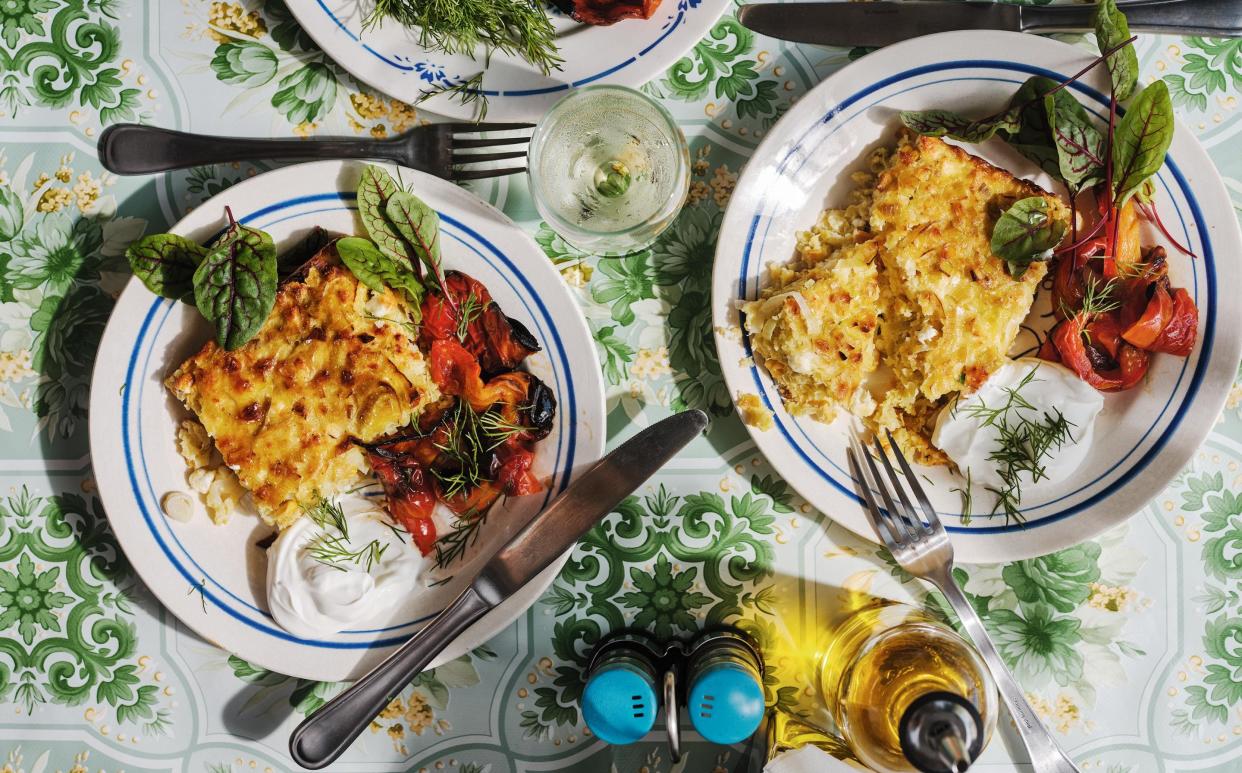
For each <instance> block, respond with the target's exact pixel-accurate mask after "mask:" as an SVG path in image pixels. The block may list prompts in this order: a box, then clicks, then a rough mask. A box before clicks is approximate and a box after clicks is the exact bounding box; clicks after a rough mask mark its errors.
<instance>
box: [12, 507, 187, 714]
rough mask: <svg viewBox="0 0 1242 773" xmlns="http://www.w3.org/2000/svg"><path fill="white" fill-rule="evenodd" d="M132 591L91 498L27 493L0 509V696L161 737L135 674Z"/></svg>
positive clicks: (144, 686) (156, 707) (153, 704)
mask: <svg viewBox="0 0 1242 773" xmlns="http://www.w3.org/2000/svg"><path fill="white" fill-rule="evenodd" d="M132 586H133V578H132V576H131V573H130V568H129V564H128V562H127V561H126V560H125V556H124V555H123V554H122V553H121V552H120V549H119V548H118V547H117V544H116V541H115V540H114V538H113V537H112V533H111V531H110V530H109V528H108V525H107V522H106V520H105V518H104V514H103V510H102V509H101V507H100V504H99V500H97V499H94V498H92V499H90V500H89V501H88V500H87V499H86V498H84V497H82V496H79V495H77V494H70V493H65V494H59V495H56V496H51V497H39V496H33V495H31V494H30V493H29V492H28V491H27V490H26V489H22V490H21V491H20V492H18V493H16V494H14V495H12V496H9V497H7V498H5V499H4V500H3V501H2V502H0V697H2V698H4V699H5V700H9V701H12V702H13V703H16V704H17V705H18V706H20V707H21V708H22V709H23V710H24V711H25V712H26V713H27V714H29V713H31V712H32V711H33V710H34V708H35V706H37V705H40V704H44V703H49V702H50V703H56V704H63V705H67V706H76V705H79V704H82V703H86V702H93V703H95V704H97V705H100V706H107V707H110V708H111V709H112V710H113V711H114V714H115V718H116V722H117V723H118V724H120V725H132V726H135V727H140V728H141V729H142V730H143V731H144V732H147V733H158V734H162V733H164V732H166V730H167V716H168V715H167V712H166V711H165V710H164V709H163V708H161V707H160V700H159V696H158V693H157V691H158V689H159V688H158V687H157V686H156V685H155V684H152V683H150V682H148V681H147V680H148V677H146V676H144V675H141V674H140V673H139V666H138V664H137V662H136V659H135V657H134V652H135V648H136V645H137V641H136V638H135V630H134V626H133V623H132V622H131V621H130V618H131V617H132V615H133V610H132V608H131V606H130V601H129V596H128V593H129V590H130V589H131V588H132Z"/></svg>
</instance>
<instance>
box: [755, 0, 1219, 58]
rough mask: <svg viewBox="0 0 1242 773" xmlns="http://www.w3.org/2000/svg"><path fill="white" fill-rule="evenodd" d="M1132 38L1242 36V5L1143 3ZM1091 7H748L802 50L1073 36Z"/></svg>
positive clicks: (1181, 0) (762, 26) (1130, 13)
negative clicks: (962, 35)
mask: <svg viewBox="0 0 1242 773" xmlns="http://www.w3.org/2000/svg"><path fill="white" fill-rule="evenodd" d="M1121 8H1122V10H1123V11H1125V14H1126V18H1127V20H1128V21H1129V25H1130V31H1131V32H1167V33H1173V34H1177V35H1209V36H1216V37H1239V36H1242V0H1196V2H1193V3H1191V2H1186V1H1185V0H1138V1H1137V2H1130V3H1122V4H1121ZM1094 14H1095V7H1094V6H1091V5H1086V6H1082V5H1047V6H1033V5H1014V4H1009V3H992V2H964V3H963V2H935V1H931V2H920V1H919V0H913V1H912V2H824V3H821V2H812V3H764V4H761V5H748V6H745V7H743V8H742V9H741V11H739V12H738V15H737V18H738V21H740V22H741V23H742V24H743V25H744V26H745V27H746V28H748V29H751V30H753V31H755V32H758V33H759V34H761V35H767V36H769V37H773V38H779V39H781V40H788V41H791V42H794V43H814V44H819V45H830V46H868V47H878V46H887V45H889V44H891V43H897V42H899V41H902V40H908V39H910V38H915V37H919V36H921V35H930V34H933V33H936V32H950V31H954V30H1007V31H1010V32H1072V31H1081V30H1089V29H1092V28H1093V23H1094V22H1093V17H1094Z"/></svg>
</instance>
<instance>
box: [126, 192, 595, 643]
mask: <svg viewBox="0 0 1242 773" xmlns="http://www.w3.org/2000/svg"><path fill="white" fill-rule="evenodd" d="M356 198H357V196H356V194H353V193H348V192H339V191H334V192H331V193H321V194H311V195H307V196H299V197H296V198H292V199H286V200H285V201H282V202H279V203H276V204H272V205H269V206H266V207H263V208H262V209H259V210H256V211H254V212H251V213H249V214H247V215H246V216H244V217H241V218H238V220H239V221H240V222H242V223H250V222H253V221H255V220H256V219H258V218H261V217H263V216H264V215H268V214H271V213H274V212H278V211H280V210H283V209H288V208H290V207H294V206H297V205H299V204H306V203H312V202H317V201H340V202H342V204H344V205H345V206H344V207H343V208H344V209H351V210H352V209H354V208H355V207H352V206H349V205H348V203H347V202H349V201H353V200H355V199H356ZM341 208H342V207H336V208H328V209H317V210H311V211H304V212H298V213H295V214H293V215H290V216H289V217H286V218H281V219H279V220H275V221H272V222H269V223H265V224H264V226H265V227H270V226H272V225H274V224H275V223H278V222H282V221H283V220H287V219H289V218H291V217H306V216H307V215H311V214H314V213H316V212H324V211H329V210H333V211H335V210H339V209H341ZM440 218H441V220H442V221H443V222H444V223H446V224H447V225H449V226H450V227H451V228H454V229H457V230H459V231H461V232H462V233H463V234H465V235H467V236H469V237H471V238H472V239H474V240H475V241H477V242H478V243H479V244H480V245H482V246H483V247H484V249H486V250H487V251H488V252H490V253H491V254H492V255H494V256H495V257H496V258H497V259H498V262H499V265H498V263H497V262H494V261H493V260H491V259H489V258H488V257H487V256H486V255H484V254H483V253H482V252H480V251H479V249H478V248H477V247H475V246H474V245H473V244H470V243H469V242H467V241H466V240H464V239H462V238H461V236H459V235H457V234H453V233H448V234H446V235H448V236H450V238H454V239H456V240H457V241H459V242H461V243H462V244H463V245H464V246H466V247H467V248H469V249H470V250H471V251H472V252H474V253H475V254H476V255H478V256H479V257H480V258H482V259H483V260H484V261H485V262H487V263H488V264H489V265H490V266H491V267H492V268H493V270H497V271H498V273H500V274H501V276H502V277H504V279H505V281H506V282H507V283H508V284H509V286H510V288H511V289H513V290H514V291H515V292H517V293H518V296H519V297H520V298H521V299H522V303H523V305H525V306H526V310H527V312H528V313H530V314H531V317H532V319H534V322H535V327H536V329H537V330H539V332H540V333H542V334H543V340H544V341H545V342H546V341H551V342H553V344H554V348H555V354H556V357H557V359H559V366H560V369H557V368H556V367H554V368H553V374H554V377H555V381H556V391H557V393H558V398H559V399H558V406H557V408H558V410H557V415H558V421H560V422H561V432H560V433H558V445H557V451H556V454H555V456H554V458H555V459H557V460H559V459H560V456H561V450H562V443H564V446H565V447H564V451H565V461H564V463H563V465H562V464H559V463H558V464H557V465H556V469H555V471H554V473H553V474H554V478H553V484H552V485H551V486H549V487H548V490H547V493H546V494H545V495H544V505H546V504H547V501H548V500H549V499H550V498H551V497H552V496H553V495H554V494H556V493H559V492H560V491H563V490H564V489H565V487H566V486H567V485H568V484H569V471H571V470H572V469H573V460H574V456H575V453H576V450H577V414H578V407H577V399H576V396H575V389H574V384H573V373H572V371H571V370H570V367H569V361H568V355H567V354H566V352H565V347H564V345H563V343H562V341H561V338H560V334H559V333H558V332H557V330H556V327H555V325H554V323H553V320H552V318H551V315H550V314H549V312H548V309H547V306H546V305H545V304H544V302H543V299H542V298H541V297H540V295H539V294H538V293H537V292H536V291H535V288H534V287H532V286H531V284H530V281H529V280H528V279H527V278H526V277H525V276H524V275H522V274H521V273H520V272H518V271H517V269H516V267H515V266H514V265H513V264H512V262H511V261H510V260H509V258H508V257H507V256H505V254H504V253H503V252H501V251H500V250H499V249H497V248H496V247H495V245H493V244H492V243H491V242H490V241H488V240H487V239H486V238H484V237H483V236H482V235H481V234H479V233H477V232H476V231H474V230H473V229H472V228H470V227H469V226H467V225H465V224H464V223H461V222H460V221H458V220H456V219H455V218H452V217H449V216H447V215H445V214H443V213H441V214H440ZM501 266H503V268H504V269H506V270H505V271H500V267H501ZM514 279H516V280H517V281H518V282H520V283H521V285H522V286H523V288H524V290H525V292H519V288H518V287H517V286H516V285H515V284H514ZM528 299H531V300H533V301H534V304H535V305H536V306H537V307H538V311H539V314H540V315H542V317H540V316H538V315H536V314H534V313H533V310H532V309H531V306H530V302H529V301H528ZM161 308H162V309H164V310H165V314H164V316H163V317H162V318H161V319H160V321H159V323H158V325H157V327H156V329H155V331H153V332H151V334H150V339H151V342H153V341H154V339H155V338H156V337H157V336H158V334H159V330H160V328H162V326H163V324H164V322H165V321H166V320H167V319H168V317H169V315H170V314H171V312H172V310H173V309H174V308H176V302H175V301H168V300H166V299H162V298H157V299H156V300H155V301H154V302H153V303H152V304H151V307H150V309H149V310H148V311H147V314H146V317H145V318H144V319H143V322H142V326H141V327H140V328H139V331H138V335H137V337H136V339H135V342H134V348H133V349H132V350H131V353H130V358H129V363H128V365H127V367H126V380H125V383H126V384H134V383H138V384H140V386H139V388H138V395H137V399H136V400H135V401H133V402H132V403H131V399H130V397H131V394H130V393H131V391H132V390H130V389H128V388H126V389H125V390H124V395H123V397H122V401H121V438H122V447H123V451H124V454H125V464H126V469H127V472H128V475H129V483H130V490H131V493H132V494H133V496H134V499H135V501H136V502H137V504H138V509H139V511H140V512H141V514H142V517H143V520H144V522H145V523H146V525H147V528H148V530H149V531H150V533H151V536H152V537H154V538H155V541H156V543H157V544H158V545H159V547H160V549H161V550H162V551H163V552H164V555H165V556H166V557H167V558H168V560H169V561H170V562H171V563H172V565H173V566H174V567H175V568H176V569H177V571H178V572H179V573H180V574H181V576H182V577H184V578H185V579H186V581H187V582H189V583H190V585H191V592H193V591H194V590H198V591H199V592H200V593H201V594H202V596H203V598H204V600H207V601H210V602H212V604H214V605H215V606H216V607H218V608H219V609H221V610H222V611H224V612H225V613H226V614H228V615H229V616H230V617H233V618H234V619H237V620H239V621H241V622H243V623H245V624H246V625H247V626H249V627H251V628H253V629H255V630H258V631H261V632H263V633H266V634H268V635H271V636H274V637H276V638H279V639H284V640H286V641H290V642H293V643H296V644H305V645H310V646H315V647H322V648H325V649H371V648H376V647H387V646H392V645H395V644H400V643H402V642H404V641H405V640H406V639H408V635H405V636H398V637H389V638H385V639H373V640H368V641H363V642H340V641H328V640H323V639H306V638H302V637H299V636H295V635H293V634H290V633H289V632H287V631H285V630H283V629H281V628H279V627H277V626H275V625H274V624H268V623H266V622H261V621H256V620H254V619H252V618H251V617H250V616H249V615H247V614H245V613H244V612H242V611H239V610H237V609H235V608H234V607H233V606H232V605H230V604H228V603H226V601H225V600H224V599H222V598H220V597H218V596H217V595H216V593H214V592H213V591H212V590H210V589H209V588H208V587H207V583H208V582H210V583H211V584H212V585H213V586H214V587H216V588H218V589H219V590H220V591H222V592H223V593H224V594H225V595H227V596H228V597H230V598H232V599H233V600H235V601H236V602H238V603H239V604H241V605H242V606H244V607H246V608H248V609H249V610H252V611H253V612H255V613H258V614H260V615H261V616H263V617H264V618H266V619H267V620H271V615H270V613H267V612H264V611H263V610H261V609H259V608H257V607H255V606H254V605H252V604H250V603H248V602H246V601H245V600H243V599H241V598H239V597H238V596H237V595H236V594H234V593H233V592H232V591H230V590H228V588H226V587H224V586H223V585H222V584H220V583H219V582H218V581H216V580H214V579H213V578H212V577H211V576H210V575H209V574H208V573H207V572H205V571H204V570H203V569H202V567H201V566H199V564H198V562H197V561H195V560H194V558H193V556H192V555H191V554H190V552H189V551H188V550H186V549H185V547H184V545H182V544H181V541H180V539H179V538H178V537H177V535H176V533H175V532H174V531H173V530H172V529H171V528H170V527H168V525H167V523H166V522H165V521H166V519H163V518H160V519H156V518H154V517H153V516H152V512H153V511H158V510H159V504H158V497H157V496H156V495H155V492H154V489H153V484H152V483H151V481H150V477H149V474H145V475H144V477H146V488H147V493H148V495H149V496H150V500H149V501H148V500H147V499H145V498H144V495H143V492H142V491H141V488H140V485H139V481H138V474H137V471H136V470H135V460H134V457H135V454H134V452H133V448H134V444H133V442H132V439H131V436H130V432H131V430H130V419H131V416H130V413H131V406H132V405H138V406H141V402H142V395H143V391H144V389H145V387H146V381H147V379H139V378H138V375H137V373H136V370H135V368H136V366H137V361H138V358H139V356H140V355H143V354H145V360H144V363H143V367H144V370H143V372H144V373H148V372H149V369H148V368H147V363H148V362H149V361H150V357H151V354H152V352H153V351H154V346H148V347H147V349H146V350H145V352H144V351H142V345H143V343H144V342H146V341H147V336H148V331H150V328H151V325H152V322H153V320H154V318H155V316H156V314H157V312H158V311H159V310H160V309H161ZM545 325H546V326H547V331H546V332H544V331H543V328H544V327H545ZM552 348H553V347H548V348H547V349H546V350H545V351H547V352H548V354H549V356H550V357H551V356H552V355H553V352H552V351H551V350H552ZM562 369H563V371H564V373H565V375H566V377H567V379H568V383H567V384H565V385H564V386H563V387H562V384H561V370H562ZM132 418H133V420H134V424H135V426H136V427H137V435H138V437H137V454H138V456H139V457H141V456H142V453H143V449H142V424H141V417H140V416H139V415H137V412H135V415H134V416H133V417H132ZM566 435H567V436H568V437H567V439H566V437H565V436H566ZM140 466H142V467H143V471H144V473H145V472H146V466H145V464H140ZM558 478H559V480H558ZM157 520H158V521H159V522H161V523H163V524H164V526H165V528H168V532H169V536H170V537H171V539H172V541H173V542H175V543H176V547H177V548H178V549H179V550H180V551H181V552H182V553H183V554H184V556H185V558H186V560H187V561H188V562H189V563H190V564H192V565H193V568H194V569H195V570H196V571H195V572H191V571H190V570H189V568H187V567H186V566H185V565H184V564H183V563H182V562H181V560H179V559H178V557H177V556H176V555H174V553H173V551H172V550H171V549H170V546H169V544H168V542H167V541H166V539H165V535H164V534H163V533H161V530H160V529H159V528H158V527H157V526H156V521H157ZM196 575H197V576H196ZM436 614H438V612H433V613H431V614H429V615H425V616H423V617H420V618H418V619H416V620H412V621H409V622H406V623H402V624H400V625H396V626H390V627H387V628H381V629H365V630H349V631H342V632H340V634H338V635H371V634H376V633H385V632H389V631H394V630H401V629H405V628H410V627H412V626H415V625H418V624H419V623H422V622H424V621H426V620H428V619H430V618H431V617H434V616H435V615H436Z"/></svg>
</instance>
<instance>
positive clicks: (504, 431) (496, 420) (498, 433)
mask: <svg viewBox="0 0 1242 773" xmlns="http://www.w3.org/2000/svg"><path fill="white" fill-rule="evenodd" d="M479 426H481V427H482V428H483V434H484V435H486V436H487V438H488V439H489V440H491V441H492V442H491V445H489V446H488V447H487V450H489V451H491V450H494V449H496V448H498V447H500V446H502V445H504V444H505V442H507V441H508V440H509V438H511V437H513V436H514V435H517V434H519V433H522V432H525V431H526V427H523V426H522V425H521V424H515V423H514V422H511V421H509V420H508V419H506V418H505V417H504V414H502V413H501V412H500V411H497V410H489V411H486V412H485V413H484V414H483V415H482V416H480V417H479Z"/></svg>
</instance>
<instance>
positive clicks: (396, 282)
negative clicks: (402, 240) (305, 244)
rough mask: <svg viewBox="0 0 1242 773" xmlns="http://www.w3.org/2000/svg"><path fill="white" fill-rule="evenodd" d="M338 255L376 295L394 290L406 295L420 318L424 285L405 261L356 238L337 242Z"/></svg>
mask: <svg viewBox="0 0 1242 773" xmlns="http://www.w3.org/2000/svg"><path fill="white" fill-rule="evenodd" d="M336 252H337V254H338V255H340V256H341V262H342V263H344V264H345V266H346V267H347V268H348V269H349V270H350V271H352V272H353V274H354V276H356V277H358V281H359V282H362V283H363V284H364V285H366V286H367V287H369V288H371V289H372V290H374V291H376V292H384V290H385V289H386V288H389V287H391V288H392V289H393V290H395V291H397V292H398V293H401V294H402V295H404V296H405V298H406V300H408V301H409V302H410V304H411V305H412V306H413V311H414V313H415V314H416V315H417V314H418V312H419V310H420V308H421V306H420V305H421V304H422V302H423V283H422V282H420V281H419V280H418V277H417V276H415V275H414V272H413V271H411V270H410V267H409V265H408V264H407V263H406V262H405V261H403V260H399V259H395V258H392V257H389V256H388V255H385V254H384V253H383V252H380V250H379V248H377V247H376V246H375V244H374V243H372V242H371V241H370V240H368V239H363V238H360V237H357V236H346V237H345V238H343V239H340V240H338V241H337V242H336Z"/></svg>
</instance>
